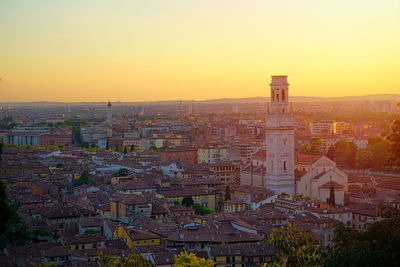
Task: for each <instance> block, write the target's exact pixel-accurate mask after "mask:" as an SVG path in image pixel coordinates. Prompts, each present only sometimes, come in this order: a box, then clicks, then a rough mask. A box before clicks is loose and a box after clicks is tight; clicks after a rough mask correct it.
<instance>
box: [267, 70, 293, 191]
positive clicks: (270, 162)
mask: <svg viewBox="0 0 400 267" xmlns="http://www.w3.org/2000/svg"><path fill="white" fill-rule="evenodd" d="M271 78H272V80H271V84H270V87H271V102H270V103H269V104H268V106H267V118H266V165H267V173H266V188H268V189H271V190H272V191H274V192H275V193H276V194H280V193H283V192H285V193H287V194H290V195H293V194H294V193H295V177H294V125H293V112H292V106H291V104H290V103H289V83H288V81H287V76H283V75H279V76H272V77H271Z"/></svg>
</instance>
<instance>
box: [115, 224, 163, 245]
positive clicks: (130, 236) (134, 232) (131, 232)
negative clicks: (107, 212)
mask: <svg viewBox="0 0 400 267" xmlns="http://www.w3.org/2000/svg"><path fill="white" fill-rule="evenodd" d="M113 235H114V239H122V240H124V241H125V243H126V245H127V246H128V247H129V248H131V249H132V248H134V247H138V246H159V245H160V243H161V238H160V237H159V236H157V235H155V234H153V233H150V232H147V231H143V230H140V229H134V228H132V227H123V226H118V228H117V230H116V231H115V232H114V234H113Z"/></svg>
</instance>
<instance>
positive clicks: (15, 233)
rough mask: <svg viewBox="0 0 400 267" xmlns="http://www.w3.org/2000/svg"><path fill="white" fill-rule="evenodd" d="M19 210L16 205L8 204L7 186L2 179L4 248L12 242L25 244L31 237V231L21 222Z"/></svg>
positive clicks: (0, 234) (0, 236) (0, 204)
mask: <svg viewBox="0 0 400 267" xmlns="http://www.w3.org/2000/svg"><path fill="white" fill-rule="evenodd" d="M17 210H18V207H17V206H16V205H10V204H8V197H7V193H6V188H5V186H4V184H3V182H1V181H0V214H1V216H0V248H4V247H5V246H6V245H7V244H10V243H13V244H17V245H24V244H25V241H26V240H27V239H28V238H29V233H28V232H27V231H26V227H25V226H24V225H22V224H21V218H20V217H19V216H18V214H17Z"/></svg>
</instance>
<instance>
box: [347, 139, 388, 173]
mask: <svg viewBox="0 0 400 267" xmlns="http://www.w3.org/2000/svg"><path fill="white" fill-rule="evenodd" d="M371 140H372V141H371ZM370 141H371V142H370ZM391 156H392V153H391V151H390V144H389V142H387V141H386V140H383V139H380V138H376V139H371V138H370V140H369V141H368V146H367V147H366V148H364V149H360V150H358V151H357V154H356V158H355V161H356V166H357V167H358V168H361V169H370V168H372V169H376V170H381V169H384V168H385V167H388V166H389V165H390V158H391Z"/></svg>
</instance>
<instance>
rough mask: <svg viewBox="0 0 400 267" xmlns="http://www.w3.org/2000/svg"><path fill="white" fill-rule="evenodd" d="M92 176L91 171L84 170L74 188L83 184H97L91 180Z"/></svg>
mask: <svg viewBox="0 0 400 267" xmlns="http://www.w3.org/2000/svg"><path fill="white" fill-rule="evenodd" d="M91 178H92V175H91V174H90V171H89V170H84V171H83V172H82V173H81V177H79V179H77V180H75V181H74V186H79V185H83V184H95V181H94V180H92V179H91Z"/></svg>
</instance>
